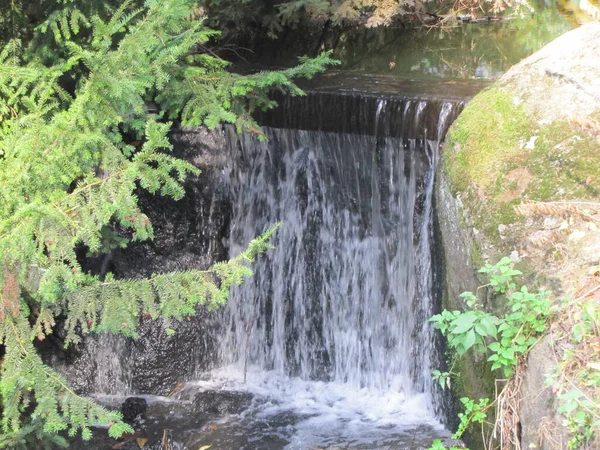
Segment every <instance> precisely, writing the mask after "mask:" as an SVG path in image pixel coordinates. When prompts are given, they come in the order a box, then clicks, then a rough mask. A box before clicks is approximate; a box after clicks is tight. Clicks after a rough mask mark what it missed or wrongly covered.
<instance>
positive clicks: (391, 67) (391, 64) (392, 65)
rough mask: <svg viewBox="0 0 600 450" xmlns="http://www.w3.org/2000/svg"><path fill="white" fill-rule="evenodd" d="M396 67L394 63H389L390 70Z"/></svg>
mask: <svg viewBox="0 0 600 450" xmlns="http://www.w3.org/2000/svg"><path fill="white" fill-rule="evenodd" d="M394 67H396V63H395V62H394V61H390V70H392V69H393V68H394Z"/></svg>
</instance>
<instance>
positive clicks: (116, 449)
mask: <svg viewBox="0 0 600 450" xmlns="http://www.w3.org/2000/svg"><path fill="white" fill-rule="evenodd" d="M126 442H127V441H123V442H117V443H116V444H115V445H113V446H112V447H111V450H120V449H121V448H123V446H124V445H125V443H126Z"/></svg>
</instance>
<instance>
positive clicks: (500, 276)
mask: <svg viewBox="0 0 600 450" xmlns="http://www.w3.org/2000/svg"><path fill="white" fill-rule="evenodd" d="M479 272H480V273H485V274H487V275H488V276H489V278H490V282H489V284H487V285H485V286H482V288H483V287H488V286H489V287H491V288H492V289H493V291H494V292H496V293H498V294H504V295H505V296H506V307H507V309H508V310H509V312H508V313H506V314H504V316H503V317H502V318H500V317H497V316H495V315H493V314H491V313H488V312H486V311H484V310H483V309H482V306H481V304H480V303H479V301H478V298H477V296H476V295H475V294H474V293H473V292H464V293H462V294H461V298H462V299H463V300H464V302H465V304H466V305H467V307H468V308H470V309H467V310H465V311H447V310H444V311H442V313H441V314H437V315H435V316H433V317H432V318H431V319H430V321H431V322H432V323H433V327H434V328H437V329H439V330H440V331H441V332H442V334H443V335H444V336H446V337H447V339H448V345H449V346H450V347H451V348H453V349H454V350H456V352H457V353H458V355H459V356H462V355H464V354H465V353H466V352H467V351H468V350H470V349H471V348H473V349H474V350H475V351H477V352H479V353H486V352H487V353H491V354H490V356H489V357H488V361H490V362H491V363H492V370H496V369H502V370H503V372H504V376H505V377H509V376H510V375H512V373H513V370H514V367H515V366H516V364H517V360H518V358H519V357H520V356H522V355H524V354H525V353H526V352H527V350H528V349H529V348H531V346H532V345H533V344H534V343H535V342H536V336H537V335H538V334H539V333H541V332H543V331H544V329H545V328H546V323H547V318H548V315H549V313H550V306H551V300H550V298H549V292H548V291H543V290H542V291H539V292H538V293H531V292H529V290H528V288H527V286H521V287H520V289H518V290H517V289H516V285H515V282H514V277H515V276H517V275H520V274H521V272H520V271H518V270H516V269H514V268H513V267H512V265H511V260H510V258H506V257H505V258H502V259H501V260H500V261H499V262H498V263H496V264H495V265H491V264H486V265H485V266H484V267H483V268H481V269H480V270H479Z"/></svg>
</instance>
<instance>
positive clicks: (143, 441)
mask: <svg viewBox="0 0 600 450" xmlns="http://www.w3.org/2000/svg"><path fill="white" fill-rule="evenodd" d="M135 442H137V445H138V447H139V448H144V445H146V442H148V439H147V438H137V439H136V440H135Z"/></svg>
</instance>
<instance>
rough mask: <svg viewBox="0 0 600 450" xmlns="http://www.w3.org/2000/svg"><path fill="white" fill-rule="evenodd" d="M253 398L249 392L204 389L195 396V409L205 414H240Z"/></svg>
mask: <svg viewBox="0 0 600 450" xmlns="http://www.w3.org/2000/svg"><path fill="white" fill-rule="evenodd" d="M252 398H253V395H252V394H249V393H247V392H233V391H222V392H221V391H204V392H200V393H198V394H196V396H195V397H194V402H193V410H194V411H197V412H199V413H205V414H219V415H225V414H239V413H241V412H242V411H244V410H245V409H246V408H248V406H250V403H251V402H252Z"/></svg>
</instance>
